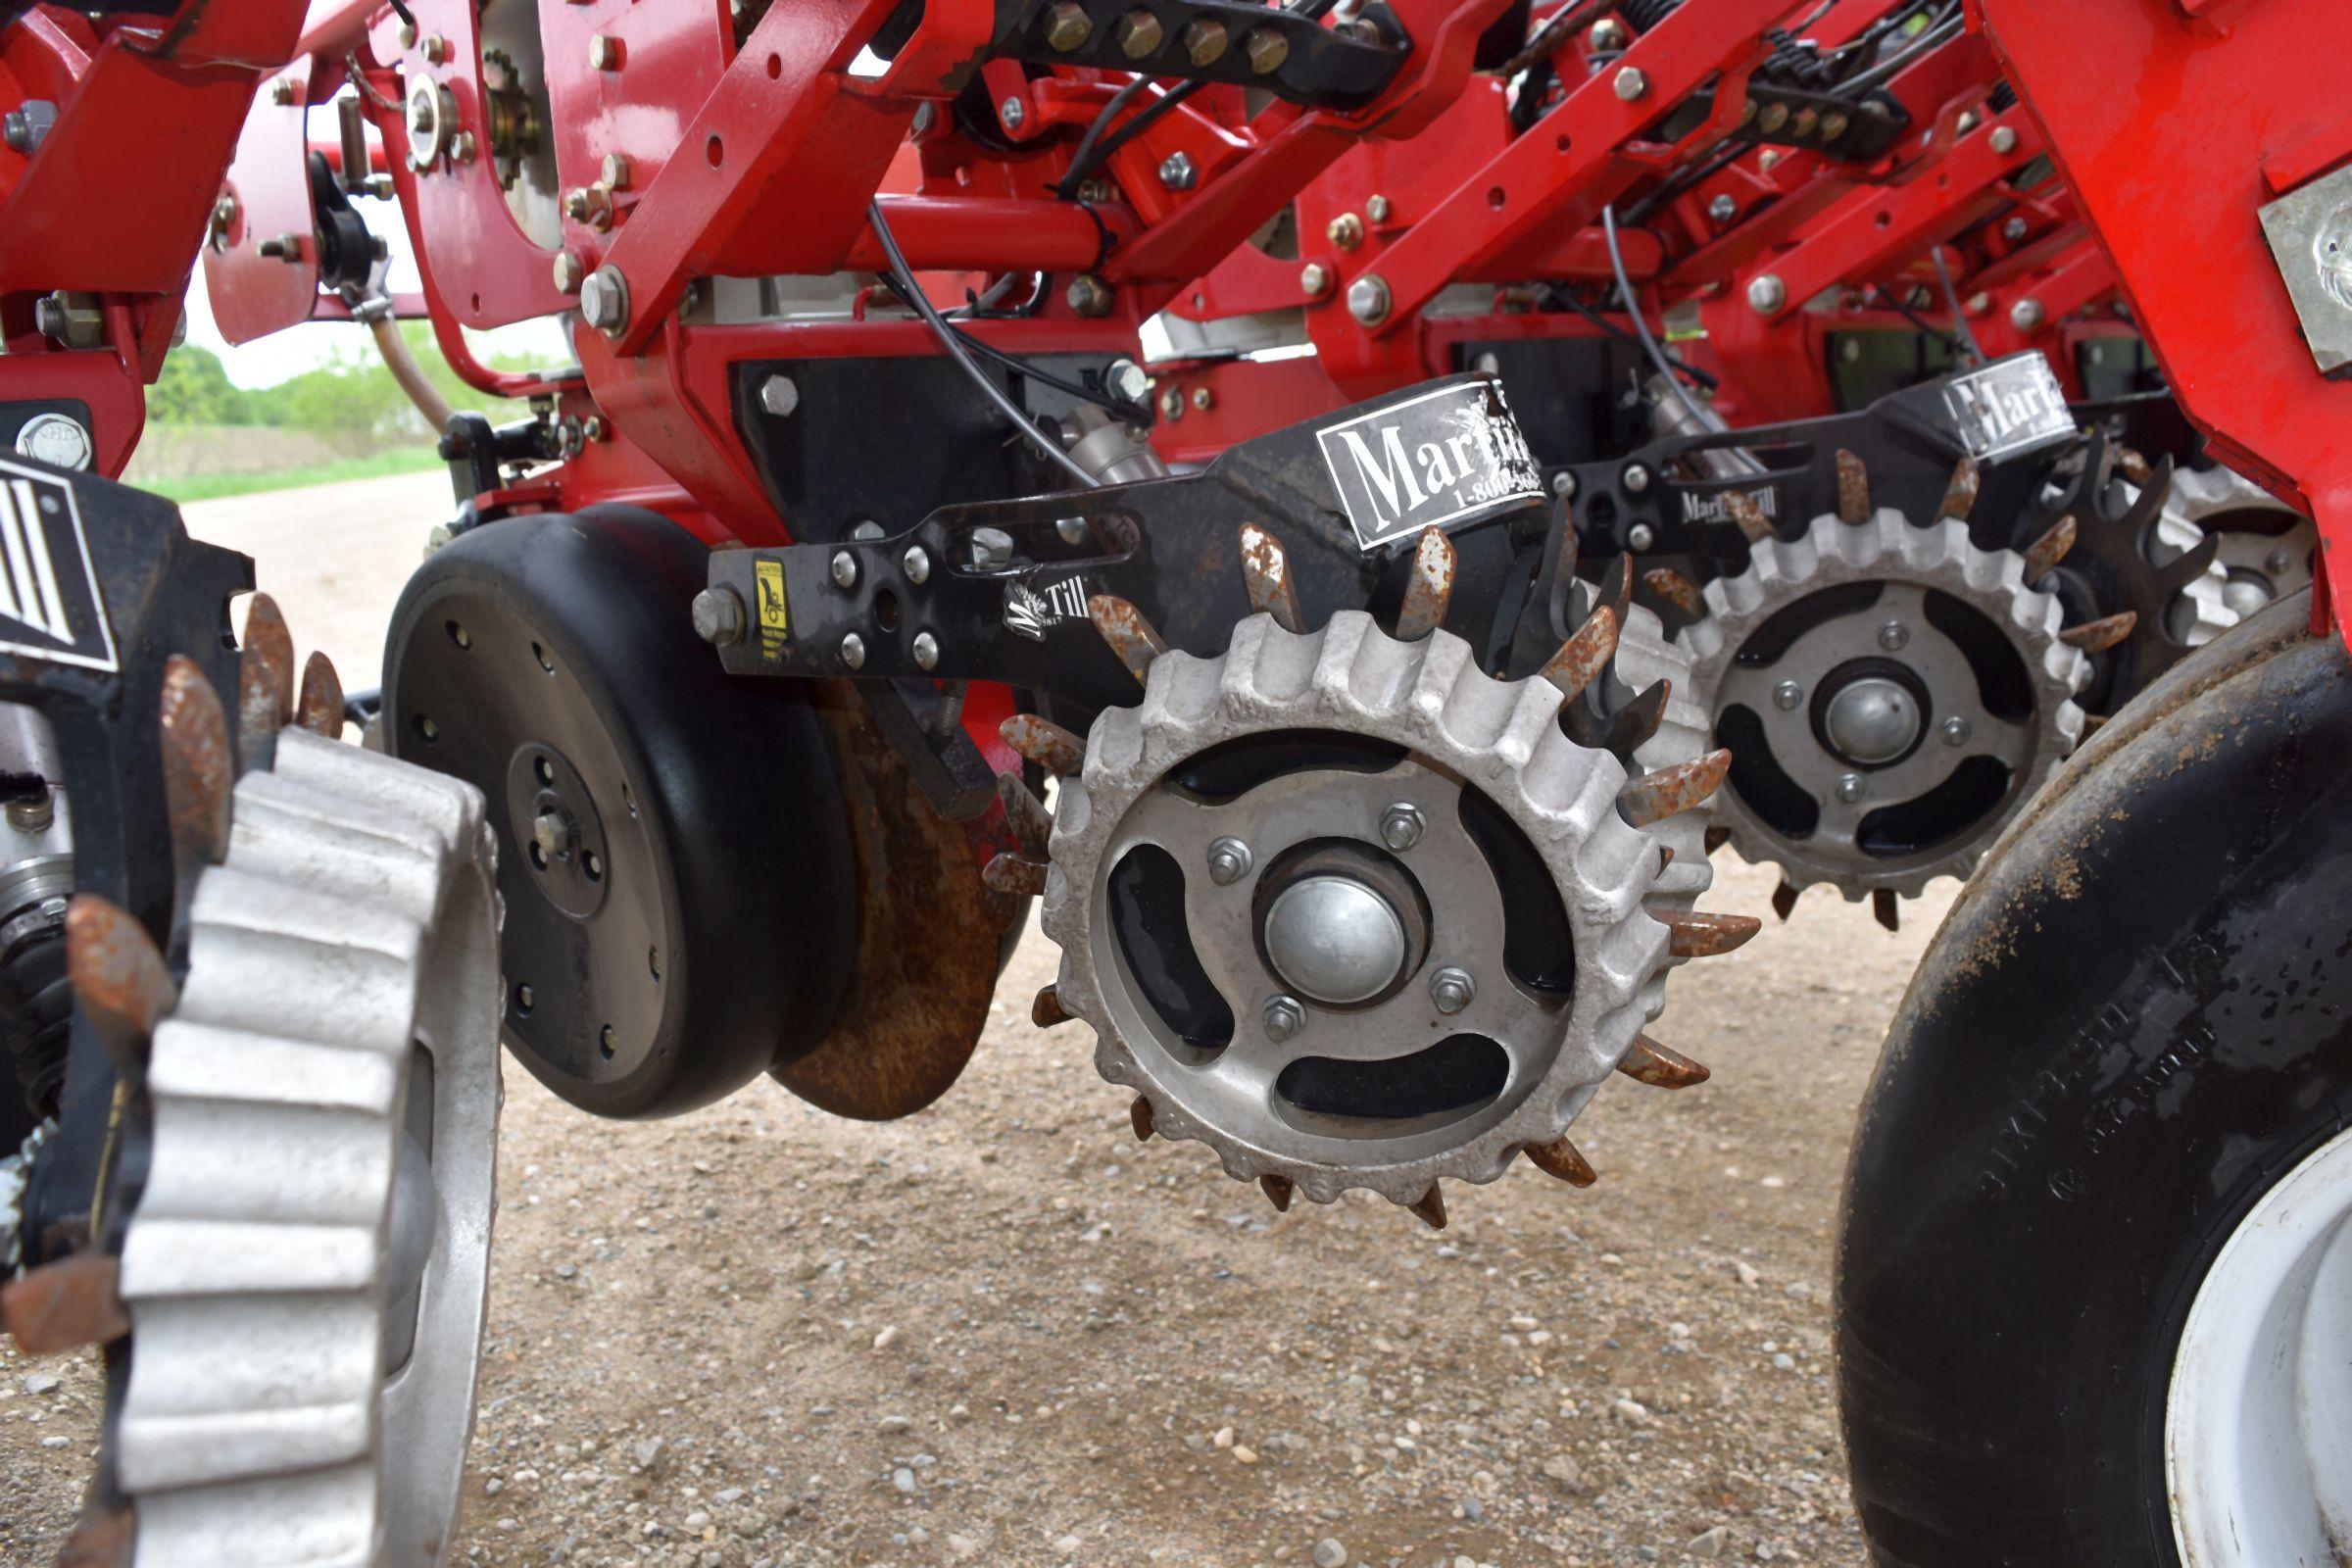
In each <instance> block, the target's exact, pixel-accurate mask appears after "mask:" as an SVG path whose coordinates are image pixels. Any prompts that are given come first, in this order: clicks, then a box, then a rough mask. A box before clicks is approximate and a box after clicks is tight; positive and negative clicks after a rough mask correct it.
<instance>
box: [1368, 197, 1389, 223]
mask: <svg viewBox="0 0 2352 1568" xmlns="http://www.w3.org/2000/svg"><path fill="white" fill-rule="evenodd" d="M1393 211H1395V209H1394V208H1393V207H1392V206H1391V205H1390V203H1389V199H1388V198H1387V197H1386V196H1373V197H1369V198H1367V199H1366V200H1365V202H1364V216H1365V217H1366V218H1368V219H1370V220H1372V221H1374V222H1375V223H1385V222H1387V221H1389V214H1390V213H1391V212H1393Z"/></svg>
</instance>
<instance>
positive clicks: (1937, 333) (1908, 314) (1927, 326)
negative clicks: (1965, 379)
mask: <svg viewBox="0 0 2352 1568" xmlns="http://www.w3.org/2000/svg"><path fill="white" fill-rule="evenodd" d="M1878 292H1879V300H1880V302H1881V303H1882V304H1884V305H1885V306H1886V307H1887V309H1888V310H1890V311H1892V312H1894V314H1895V315H1897V316H1899V317H1901V318H1902V319H1904V320H1906V321H1909V322H1910V323H1911V324H1912V325H1913V326H1916V327H1918V328H1919V329H1920V330H1921V331H1922V332H1925V333H1926V334H1927V335H1928V336H1930V337H1932V338H1934V339H1935V340H1936V342H1938V343H1940V344H1942V345H1943V346H1944V347H1945V348H1947V349H1949V350H1951V351H1952V352H1953V353H1955V354H1957V353H1958V352H1960V349H1961V343H1960V340H1959V339H1958V338H1956V337H1954V336H1952V334H1951V333H1949V332H1946V331H1945V330H1944V329H1943V328H1942V327H1940V326H1937V325H1936V323H1935V322H1933V321H1931V320H1929V319H1927V318H1926V317H1924V316H1922V315H1920V314H1919V313H1918V312H1917V311H1915V310H1913V309H1912V308H1911V307H1910V306H1908V305H1905V304H1904V303H1903V302H1902V301H1901V300H1899V299H1897V298H1896V297H1895V296H1894V292H1893V291H1892V290H1891V289H1887V288H1882V289H1880V290H1879V291H1878Z"/></svg>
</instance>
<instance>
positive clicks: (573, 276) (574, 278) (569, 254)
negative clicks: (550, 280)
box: [555, 251, 588, 294]
mask: <svg viewBox="0 0 2352 1568" xmlns="http://www.w3.org/2000/svg"><path fill="white" fill-rule="evenodd" d="M555 272H556V292H557V293H559V294H577V293H578V292H579V291H580V283H581V281H582V280H583V279H584V278H586V277H587V275H588V264H587V263H586V262H583V261H581V260H580V255H579V252H577V251H559V252H557V253H556V268H555Z"/></svg>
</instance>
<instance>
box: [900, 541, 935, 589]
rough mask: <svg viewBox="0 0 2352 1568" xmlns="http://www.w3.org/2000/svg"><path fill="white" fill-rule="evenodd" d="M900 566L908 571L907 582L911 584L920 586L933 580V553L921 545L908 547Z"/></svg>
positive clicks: (901, 558)
mask: <svg viewBox="0 0 2352 1568" xmlns="http://www.w3.org/2000/svg"><path fill="white" fill-rule="evenodd" d="M899 564H900V565H902V566H904V567H905V568H906V569H907V581H908V582H910V583H914V584H917V585H918V586H919V585H920V584H923V583H926V582H929V581H930V580H931V552H929V551H928V550H925V549H924V548H923V547H922V546H921V545H908V546H907V553H906V554H905V555H903V556H901V557H900V558H899Z"/></svg>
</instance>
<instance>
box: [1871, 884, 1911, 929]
mask: <svg viewBox="0 0 2352 1568" xmlns="http://www.w3.org/2000/svg"><path fill="white" fill-rule="evenodd" d="M1870 912H1871V913H1872V914H1874V915H1876V916H1877V917H1878V921H1879V924H1881V925H1883V926H1885V927H1886V928H1887V930H1889V931H1900V930H1901V929H1902V928H1903V911H1902V903H1901V901H1900V900H1898V899H1897V898H1896V897H1895V896H1894V889H1892V888H1879V889H1877V890H1876V891H1874V892H1873V893H1872V894H1871V896H1870Z"/></svg>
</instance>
